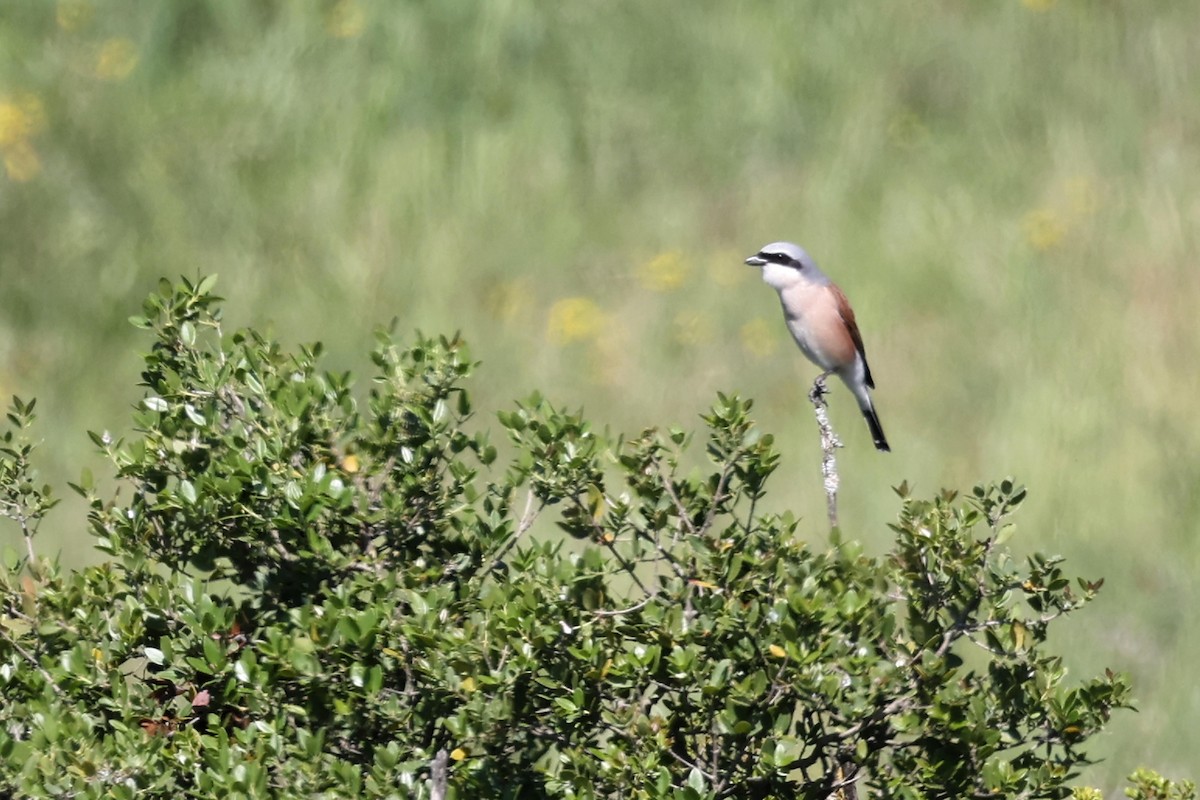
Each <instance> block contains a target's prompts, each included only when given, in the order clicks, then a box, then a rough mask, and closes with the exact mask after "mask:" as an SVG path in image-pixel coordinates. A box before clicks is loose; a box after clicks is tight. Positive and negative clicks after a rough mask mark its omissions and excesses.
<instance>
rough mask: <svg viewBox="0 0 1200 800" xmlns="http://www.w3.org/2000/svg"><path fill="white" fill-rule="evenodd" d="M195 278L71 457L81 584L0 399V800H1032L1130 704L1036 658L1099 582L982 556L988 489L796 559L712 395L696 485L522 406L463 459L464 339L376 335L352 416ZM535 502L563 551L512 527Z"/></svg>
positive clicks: (341, 391)
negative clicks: (50, 545) (82, 458)
mask: <svg viewBox="0 0 1200 800" xmlns="http://www.w3.org/2000/svg"><path fill="white" fill-rule="evenodd" d="M212 282H213V281H212V279H205V280H203V281H200V282H199V283H198V284H197V285H193V284H191V283H189V282H187V281H184V282H183V283H182V284H180V285H178V286H171V285H170V284H167V283H164V284H163V285H162V286H161V289H160V291H159V293H158V294H156V295H153V296H152V297H151V298H150V299H149V300H148V301H147V302H146V305H145V310H144V314H143V316H140V317H136V318H134V320H133V322H134V324H136V325H138V326H139V327H142V328H145V329H147V330H148V331H150V332H151V334H152V335H153V337H154V343H153V345H152V346H151V348H150V352H149V353H148V354H147V355H146V356H145V369H144V371H143V373H142V379H143V383H144V386H145V396H144V398H143V400H142V401H141V403H140V404H139V406H138V408H137V411H136V413H135V416H134V429H135V434H134V435H132V436H131V437H130V438H129V439H128V440H120V439H118V440H114V439H113V438H112V437H110V436H109V435H108V434H93V439H94V441H95V442H96V444H97V445H98V446H99V447H100V448H101V449H102V450H103V451H104V453H105V454H106V455H107V457H108V459H109V460H110V461H111V463H112V464H113V466H114V468H115V474H116V479H117V486H118V488H117V490H116V493H115V496H112V497H108V496H102V495H101V493H100V492H99V491H98V490H97V489H96V488H95V485H94V481H93V480H92V479H91V478H90V477H88V476H85V477H84V479H83V480H81V482H80V484H79V485H78V486H75V487H74V488H75V489H76V490H77V491H79V492H80V493H81V494H83V495H84V496H85V497H86V498H87V499H88V501H89V502H90V508H91V511H90V517H89V524H90V528H91V530H92V532H93V534H94V536H95V539H96V543H97V547H99V549H100V550H102V551H103V552H104V553H106V554H107V555H108V559H109V560H108V561H106V562H105V563H103V564H102V565H100V566H96V567H91V568H88V569H84V570H81V571H78V572H71V573H65V572H63V571H62V570H60V569H59V568H58V567H57V566H56V565H55V564H54V563H53V562H51V561H47V560H45V559H38V558H35V557H33V556H32V555H31V554H32V553H33V548H32V542H33V538H34V536H35V535H36V527H37V523H38V522H39V521H40V519H41V518H42V517H43V516H44V514H45V513H46V512H47V511H48V510H49V508H50V507H51V506H52V505H53V498H52V496H51V494H50V491H49V489H47V488H37V485H36V482H35V480H34V475H33V472H32V469H31V467H30V464H29V456H30V452H31V449H32V448H31V445H30V444H29V440H28V433H27V428H28V427H29V425H30V424H31V422H32V419H33V411H34V404H33V403H32V402H31V403H24V402H21V401H19V400H17V401H14V404H13V409H12V412H11V414H10V415H9V423H10V427H9V429H8V430H7V432H6V433H5V435H4V438H5V445H4V449H3V451H2V453H3V455H2V456H0V509H2V511H3V513H4V515H5V516H7V517H9V518H11V519H13V520H15V521H16V522H17V523H18V525H19V527H20V528H21V530H22V531H23V532H24V533H25V535H26V539H27V541H28V542H29V543H30V548H29V551H28V553H29V554H28V555H21V556H18V555H17V554H16V553H15V552H10V554H9V555H7V556H6V557H5V562H4V564H3V570H2V571H0V583H2V584H3V592H4V609H3V616H2V617H0V694H2V697H3V705H2V706H0V794H3V795H5V796H60V795H61V796H82V797H118V798H120V797H129V798H132V797H340V796H365V797H401V798H403V797H441V796H446V797H459V798H468V797H512V798H516V797H548V796H554V797H560V796H561V797H580V798H583V797H589V798H590V797H656V798H657V797H670V798H680V799H682V798H719V797H739V798H752V797H757V798H770V797H781V798H782V797H788V798H790V797H797V796H798V797H811V798H824V797H828V796H830V795H831V794H834V793H835V792H838V793H840V794H842V795H847V794H848V793H849V790H850V785H851V784H854V786H855V787H856V788H857V789H858V790H859V791H861V792H864V793H866V794H869V795H870V796H878V797H913V798H916V797H935V796H936V797H980V798H982V797H989V798H991V797H1067V796H1069V795H1070V794H1071V792H1072V790H1071V789H1070V788H1069V786H1068V782H1069V781H1070V780H1071V779H1072V777H1074V776H1075V775H1076V774H1077V770H1078V768H1079V767H1080V766H1082V765H1085V764H1087V763H1088V760H1087V754H1086V749H1085V746H1086V744H1087V742H1088V740H1089V739H1090V738H1091V737H1093V736H1094V735H1095V734H1096V733H1097V732H1098V731H1100V730H1101V729H1102V728H1103V726H1104V725H1105V724H1106V723H1107V722H1108V719H1109V714H1110V713H1111V712H1112V711H1113V710H1114V709H1118V708H1123V707H1128V706H1129V703H1130V700H1129V693H1128V689H1127V686H1126V684H1125V681H1124V679H1123V678H1122V677H1121V676H1118V675H1115V674H1112V673H1106V674H1105V675H1103V676H1100V677H1097V678H1094V679H1091V680H1087V681H1083V682H1081V683H1077V684H1069V683H1067V682H1066V680H1065V669H1064V667H1063V665H1062V663H1061V661H1060V659H1059V658H1058V657H1056V656H1053V655H1050V654H1048V653H1047V651H1046V649H1045V647H1044V644H1045V642H1046V640H1047V636H1048V634H1049V631H1050V628H1051V626H1052V625H1054V624H1056V623H1057V621H1058V620H1059V619H1060V618H1062V617H1063V616H1064V615H1066V614H1068V613H1070V612H1073V611H1074V610H1076V609H1078V608H1079V607H1081V606H1082V605H1084V604H1086V603H1087V602H1088V601H1089V600H1090V599H1091V598H1092V597H1093V596H1094V594H1095V592H1096V590H1097V589H1099V582H1095V583H1092V582H1088V581H1084V580H1078V581H1072V580H1071V579H1070V578H1069V577H1068V576H1067V575H1066V574H1065V573H1064V572H1063V570H1062V566H1061V563H1060V560H1059V559H1057V558H1049V557H1045V556H1042V555H1034V556H1031V557H1029V558H1028V559H1025V560H1020V561H1018V560H1016V559H1014V558H1013V557H1012V556H1011V555H1010V554H1009V553H1008V552H1007V551H1006V550H1005V548H1004V546H1003V542H1004V539H1005V537H1006V535H1007V533H1008V531H1009V530H1010V527H1009V523H1008V522H1007V520H1008V518H1009V515H1010V513H1011V512H1012V511H1013V510H1014V509H1015V508H1016V507H1017V505H1018V504H1019V503H1020V502H1021V500H1022V498H1023V497H1024V494H1025V492H1024V490H1023V489H1021V488H1020V487H1018V486H1016V485H1014V484H1012V483H1011V482H1010V481H1004V482H1002V483H1000V484H999V485H998V486H992V487H980V488H977V489H975V490H974V492H973V493H972V494H970V495H969V496H965V497H958V496H956V495H955V494H954V493H953V492H945V493H943V494H941V495H939V496H938V497H936V498H934V499H932V500H917V499H914V498H912V497H910V496H908V492H907V490H905V489H904V488H903V487H902V488H901V490H900V491H899V494H900V496H901V512H900V515H899V519H898V522H897V523H896V525H895V526H894V528H895V532H896V540H895V546H894V548H893V550H892V551H891V552H890V553H889V554H888V555H887V557H886V558H883V559H875V558H871V557H868V556H866V555H865V554H864V553H863V552H862V551H861V549H860V548H859V547H858V546H857V545H855V544H853V543H851V542H847V541H843V540H842V539H841V538H840V537H839V536H838V535H837V534H836V532H835V535H834V536H833V539H832V543H831V545H830V546H828V547H821V548H813V547H810V546H808V545H806V544H804V543H803V542H802V541H801V539H800V538H799V537H798V530H799V525H798V523H797V522H796V521H795V520H793V519H791V518H790V517H788V516H786V515H785V516H778V515H774V514H764V513H760V512H759V510H758V507H757V505H758V502H759V500H760V499H761V498H762V497H763V496H764V492H765V486H766V481H767V478H768V477H769V476H770V474H771V472H772V471H773V469H774V468H775V465H776V463H777V453H776V451H775V449H774V446H773V442H772V440H771V437H770V436H768V435H763V434H761V433H760V432H759V431H758V430H757V429H756V428H755V427H754V426H753V424H752V422H751V421H750V418H749V416H748V412H749V409H750V403H749V402H747V401H743V400H741V399H739V398H737V397H725V396H720V397H719V398H718V401H717V403H716V404H715V406H714V407H713V409H712V411H711V413H709V414H708V415H707V416H706V417H705V423H706V425H707V432H706V434H705V449H706V452H707V456H708V463H709V467H708V468H707V469H706V470H702V471H700V472H699V473H693V472H687V473H686V474H685V470H684V469H683V468H682V467H681V466H680V461H681V457H682V454H683V453H684V451H685V449H686V448H687V446H688V445H689V443H690V438H691V437H690V436H689V435H688V434H686V433H684V432H683V431H680V430H670V431H667V432H660V431H654V430H650V431H646V432H644V433H642V434H641V435H639V436H637V437H634V438H630V439H622V440H618V441H615V442H613V441H608V440H607V439H606V438H605V437H603V436H601V435H599V434H597V433H596V432H595V431H594V430H593V429H592V427H591V425H590V424H589V423H588V422H587V421H586V420H585V419H583V417H582V416H581V415H579V414H575V413H567V412H564V411H561V410H559V409H557V408H555V407H554V406H553V405H551V404H550V403H549V402H547V401H546V400H544V399H542V398H540V397H534V398H532V399H530V400H529V401H528V402H525V403H523V404H520V405H518V406H517V407H516V409H515V410H513V411H510V412H504V413H501V414H499V421H500V423H501V425H502V426H503V428H504V430H505V432H506V433H507V436H508V439H509V443H508V444H507V445H506V446H505V448H504V449H505V451H506V452H508V453H511V456H510V457H507V463H505V464H503V466H497V464H498V463H499V462H500V457H499V455H498V451H497V448H496V447H495V446H493V445H492V444H490V443H489V440H488V436H487V434H486V433H482V432H478V431H476V430H474V426H473V424H472V420H471V415H472V409H471V404H470V400H469V398H468V396H467V394H466V392H465V391H464V389H463V388H462V382H463V379H464V378H466V377H467V376H468V375H469V373H470V372H471V368H472V362H471V360H470V358H469V356H468V355H467V353H466V351H465V349H464V347H463V345H462V343H461V342H459V341H457V340H449V339H445V338H441V339H429V338H425V337H420V336H419V337H417V339H416V341H415V343H414V344H412V345H411V346H408V347H401V346H399V345H398V344H397V343H396V342H395V341H394V340H393V339H392V337H391V335H390V334H388V333H381V334H380V335H379V337H378V342H377V345H376V347H375V350H374V353H373V361H374V364H375V367H376V375H375V377H374V380H373V383H372V388H371V390H370V392H369V393H368V394H367V396H366V398H365V402H364V401H363V400H362V399H361V398H359V397H358V396H357V395H356V394H355V392H354V391H353V385H352V380H351V377H350V376H349V375H348V374H337V373H329V372H324V371H322V370H321V369H320V368H319V366H318V358H319V356H320V352H321V348H320V346H319V345H313V346H310V347H301V348H299V350H298V351H297V352H288V351H286V350H284V349H283V348H281V347H280V345H279V344H278V343H276V342H273V341H270V340H269V339H267V338H265V337H264V336H262V335H261V334H259V333H256V332H254V331H252V330H247V331H242V332H239V333H235V334H233V335H232V336H228V337H226V336H223V335H222V332H221V327H220V310H219V298H216V297H214V296H213V295H212V294H211V293H210V290H211V286H212ZM551 509H552V510H553V513H554V519H555V520H556V521H557V523H558V524H559V525H560V526H561V527H562V528H563V529H564V530H565V531H566V532H567V533H568V534H570V536H571V537H573V538H572V539H568V538H562V539H561V540H555V541H541V540H538V539H537V538H536V537H534V536H533V535H532V534H529V529H530V527H531V526H532V525H533V523H534V520H535V518H537V517H538V515H539V514H542V513H547V512H548V511H549V510H551ZM1138 781H1139V782H1138V783H1137V784H1136V785H1137V787H1138V788H1137V789H1136V790H1135V791H1139V792H1142V793H1141V794H1138V795H1136V796H1138V797H1168V796H1170V797H1185V796H1190V792H1191V787H1190V785H1187V784H1182V785H1175V784H1171V783H1170V782H1167V781H1163V780H1162V779H1160V778H1158V777H1157V776H1154V775H1151V774H1148V773H1147V774H1145V775H1142V776H1141V777H1140V778H1139V779H1138ZM1155 781H1158V783H1155ZM1171 792H1175V793H1176V794H1171ZM1077 793H1078V794H1080V796H1084V795H1085V794H1086V792H1085V791H1084V790H1080V791H1079V792H1077Z"/></svg>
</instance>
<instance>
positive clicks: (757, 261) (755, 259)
mask: <svg viewBox="0 0 1200 800" xmlns="http://www.w3.org/2000/svg"><path fill="white" fill-rule="evenodd" d="M746 263H747V264H749V265H750V266H752V267H761V266H762V265H763V264H765V263H767V260H766V259H765V258H761V257H759V256H757V255H753V256H750V257H749V258H747V259H746Z"/></svg>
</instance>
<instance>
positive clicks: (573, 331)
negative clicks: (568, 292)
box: [546, 297, 605, 345]
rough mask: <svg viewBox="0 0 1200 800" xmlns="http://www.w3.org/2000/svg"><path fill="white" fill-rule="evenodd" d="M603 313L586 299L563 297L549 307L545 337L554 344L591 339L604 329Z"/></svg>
mask: <svg viewBox="0 0 1200 800" xmlns="http://www.w3.org/2000/svg"><path fill="white" fill-rule="evenodd" d="M604 323H605V318H604V312H603V311H601V310H600V307H599V306H598V305H596V304H595V303H594V302H592V301H591V300H589V299H588V298H586V297H564V298H563V299H561V300H559V301H558V302H556V303H555V304H554V305H553V306H551V307H550V316H549V319H547V321H546V336H547V337H548V338H549V339H550V341H551V342H553V343H554V344H559V345H562V344H570V343H571V342H578V341H582V340H584V339H592V338H595V337H596V336H598V335H599V333H600V331H601V330H602V329H603V328H604Z"/></svg>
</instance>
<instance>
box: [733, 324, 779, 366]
mask: <svg viewBox="0 0 1200 800" xmlns="http://www.w3.org/2000/svg"><path fill="white" fill-rule="evenodd" d="M774 330H775V329H774V328H773V327H772V326H771V324H770V323H768V322H767V321H766V320H765V319H763V318H762V317H755V318H754V319H752V320H750V321H749V322H747V323H746V324H745V325H743V326H742V330H741V339H742V348H743V349H745V351H746V352H747V353H749V354H750V355H752V356H754V357H755V358H766V357H767V356H769V355H771V354H772V353H774V352H775V350H776V349H778V347H779V339H778V338H777V337H776V336H775V333H774Z"/></svg>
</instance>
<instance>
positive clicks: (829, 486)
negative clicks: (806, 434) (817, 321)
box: [808, 372, 842, 528]
mask: <svg viewBox="0 0 1200 800" xmlns="http://www.w3.org/2000/svg"><path fill="white" fill-rule="evenodd" d="M827 377H829V373H828V372H823V373H821V374H820V375H818V376H817V379H816V380H815V381H813V388H812V391H811V392H809V393H808V399H809V400H811V401H812V404H813V411H814V412H815V413H816V415H817V428H819V429H820V431H821V452H822V453H823V455H822V456H821V477H822V478H823V479H824V483H825V504H826V507H827V508H828V510H829V527H831V528H836V527H837V524H838V516H837V491H838V472H837V458H836V456H835V455H834V451H835V450H836V449H837V448H839V447H841V446H842V442H841V440H840V439H838V438H837V434H836V433H834V432H833V425H831V424H830V423H829V413H828V412H829V405H828V404H827V403H826V402H825V395H826V394H828V393H829V390H828V389H827V388H825V379H826V378H827Z"/></svg>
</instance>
